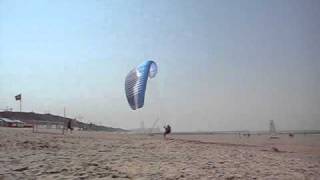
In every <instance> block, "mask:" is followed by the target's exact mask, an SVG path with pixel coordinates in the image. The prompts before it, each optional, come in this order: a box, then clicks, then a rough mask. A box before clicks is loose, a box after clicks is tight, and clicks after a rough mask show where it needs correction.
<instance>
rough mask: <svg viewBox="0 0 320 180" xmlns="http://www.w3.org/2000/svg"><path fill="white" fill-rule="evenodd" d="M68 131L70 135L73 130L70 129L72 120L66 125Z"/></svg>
mask: <svg viewBox="0 0 320 180" xmlns="http://www.w3.org/2000/svg"><path fill="white" fill-rule="evenodd" d="M68 130H70V132H71V133H72V131H73V128H72V119H69V121H68V124H67V131H68Z"/></svg>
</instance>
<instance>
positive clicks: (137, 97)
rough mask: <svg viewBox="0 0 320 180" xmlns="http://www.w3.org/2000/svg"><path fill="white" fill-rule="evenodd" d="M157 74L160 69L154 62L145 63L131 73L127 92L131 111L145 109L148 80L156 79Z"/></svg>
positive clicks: (128, 76) (127, 80)
mask: <svg viewBox="0 0 320 180" xmlns="http://www.w3.org/2000/svg"><path fill="white" fill-rule="evenodd" d="M157 72H158V67H157V64H156V63H155V62H154V61H145V62H144V63H142V64H140V65H139V66H137V67H136V68H134V69H133V70H131V71H130V72H129V74H128V75H127V77H126V82H125V91H126V96H127V100H128V103H129V105H130V107H131V109H133V110H136V109H139V108H142V107H143V105H144V96H145V93H146V88H147V81H148V78H149V77H150V78H154V77H155V76H156V74H157Z"/></svg>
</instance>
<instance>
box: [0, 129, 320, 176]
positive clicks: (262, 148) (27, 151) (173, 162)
mask: <svg viewBox="0 0 320 180" xmlns="http://www.w3.org/2000/svg"><path fill="white" fill-rule="evenodd" d="M319 177H320V136H319V135H305V136H304V135H296V136H295V137H294V138H290V137H288V136H287V135H282V136H280V139H273V140H270V139H269V138H268V137H267V136H262V135H261V136H257V135H253V136H251V137H250V138H247V137H241V138H240V137H238V136H236V135H172V136H170V139H169V140H163V139H162V137H161V136H160V135H155V136H148V135H132V134H116V133H105V132H81V131H75V132H74V133H73V134H65V135H59V134H43V133H41V134H40V133H32V130H31V129H14V128H11V129H10V128H0V179H115V178H116V179H319Z"/></svg>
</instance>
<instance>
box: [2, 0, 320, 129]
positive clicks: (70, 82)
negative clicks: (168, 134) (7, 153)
mask: <svg viewBox="0 0 320 180" xmlns="http://www.w3.org/2000/svg"><path fill="white" fill-rule="evenodd" d="M319 9H320V1H319V0H313V1H312V0H299V1H296V0H281V1H280V0H268V1H252V0H248V1H246V0H239V1H226V0H223V1H214V0H208V1H205V0H201V1H198V0H192V1H190V0H181V1H172V0H168V1H165V0H160V1H149V0H145V1H134V0H127V1H120V0H115V1H109V0H97V1H79V0H75V1H62V0H61V1H53V0H52V1H43V0H39V1H33V0H30V1H22V0H21V1H14V0H0V109H3V108H5V107H7V106H9V107H13V108H14V110H16V111H18V109H19V103H18V102H16V101H15V100H14V96H15V95H16V94H19V93H22V96H23V110H24V111H34V112H39V113H47V112H50V113H51V114H58V115H63V107H66V108H67V115H68V116H70V117H79V116H82V117H83V119H84V121H86V122H96V123H101V124H104V125H108V126H115V127H121V128H128V129H129V128H136V127H139V126H140V122H141V121H142V120H143V121H144V123H145V125H146V126H151V125H152V123H153V122H154V121H155V119H156V118H157V117H159V118H160V121H159V123H158V126H160V127H161V126H162V125H163V124H164V123H170V124H171V125H172V126H173V130H178V131H197V130H246V129H248V130H265V129H268V123H269V120H271V119H273V120H274V121H275V123H276V127H277V128H278V129H320V58H319V57H320V10H319ZM147 59H152V60H154V61H156V62H157V63H158V66H159V73H158V75H157V77H156V78H154V79H151V80H150V81H149V84H148V87H147V94H146V102H145V107H144V108H143V109H140V110H138V111H132V110H131V109H130V107H129V106H128V103H127V101H126V98H125V93H124V79H125V76H126V75H127V73H128V72H129V71H130V70H131V69H132V68H134V67H135V66H136V65H138V64H140V63H142V62H143V61H144V60H147Z"/></svg>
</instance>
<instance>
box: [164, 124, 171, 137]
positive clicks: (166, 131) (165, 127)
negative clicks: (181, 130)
mask: <svg viewBox="0 0 320 180" xmlns="http://www.w3.org/2000/svg"><path fill="white" fill-rule="evenodd" d="M163 128H164V130H165V131H164V133H163V138H164V139H166V138H167V134H170V133H171V126H170V125H169V124H168V125H167V126H164V127H163Z"/></svg>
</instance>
